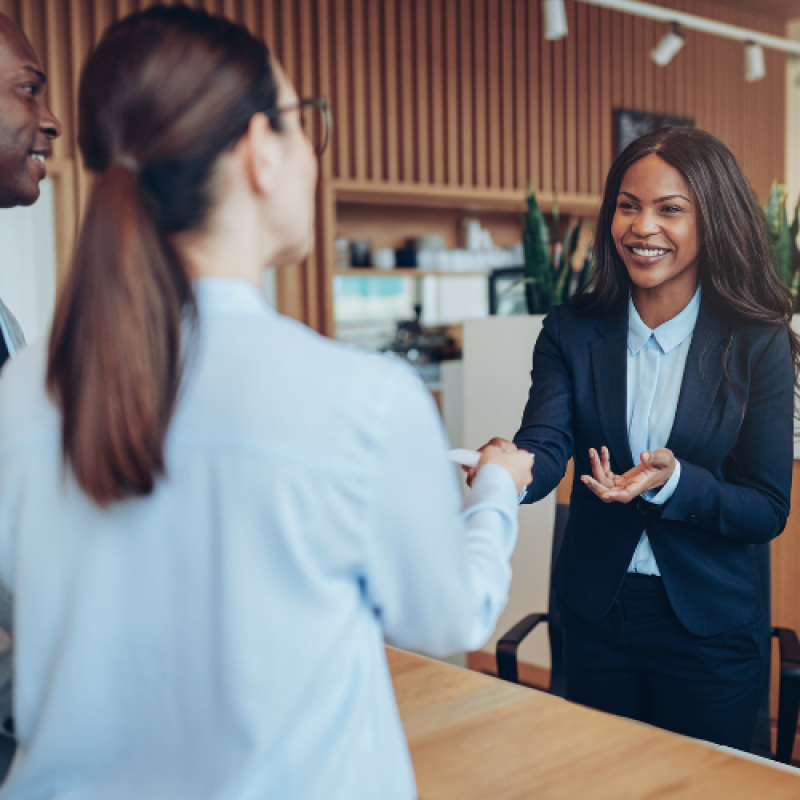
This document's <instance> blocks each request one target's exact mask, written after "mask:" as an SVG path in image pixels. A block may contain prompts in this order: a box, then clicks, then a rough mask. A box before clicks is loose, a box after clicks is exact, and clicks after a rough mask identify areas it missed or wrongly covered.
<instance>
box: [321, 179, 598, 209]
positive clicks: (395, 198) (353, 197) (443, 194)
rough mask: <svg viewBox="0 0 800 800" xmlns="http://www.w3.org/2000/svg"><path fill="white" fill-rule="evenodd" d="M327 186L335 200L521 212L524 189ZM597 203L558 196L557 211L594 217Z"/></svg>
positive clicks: (547, 200)
mask: <svg viewBox="0 0 800 800" xmlns="http://www.w3.org/2000/svg"><path fill="white" fill-rule="evenodd" d="M331 185H332V187H333V192H334V197H335V199H336V202H337V203H366V204H370V205H372V204H378V205H384V206H409V207H421V208H447V209H456V210H461V211H471V212H478V211H502V212H522V211H524V210H525V192H524V191H521V190H504V189H475V188H471V187H470V188H463V187H458V186H430V185H422V184H414V183H379V182H375V181H351V180H342V179H334V180H332V181H331ZM536 199H537V201H538V203H539V207H540V208H541V209H542V211H545V212H548V211H550V210H552V207H553V202H554V200H555V195H554V194H553V193H552V192H538V193H537V195H536ZM601 202H602V197H601V196H600V195H588V194H587V195H582V194H559V195H558V206H559V211H560V212H561V214H580V215H584V216H595V215H596V214H597V213H598V211H599V210H600V203H601Z"/></svg>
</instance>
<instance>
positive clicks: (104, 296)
mask: <svg viewBox="0 0 800 800" xmlns="http://www.w3.org/2000/svg"><path fill="white" fill-rule="evenodd" d="M277 93H278V89H277V82H276V78H275V75H274V72H273V70H272V67H271V65H270V59H269V54H268V52H267V49H266V47H265V46H264V45H263V44H262V43H261V42H259V41H257V40H256V39H254V38H253V37H252V36H251V35H250V34H249V33H248V32H247V31H246V30H245V29H244V28H241V27H239V26H237V25H234V24H233V23H230V22H228V21H227V20H224V19H222V18H219V17H212V16H209V15H207V14H205V13H204V12H200V11H194V10H192V9H188V8H185V7H173V8H161V7H159V8H153V9H150V10H148V11H145V12H143V13H140V14H135V15H133V16H131V17H128V18H127V19H125V20H122V21H121V22H119V23H117V24H116V25H114V26H112V27H111V28H110V29H109V30H108V31H107V33H106V34H105V36H104V37H103V40H102V41H101V43H100V45H99V46H98V49H97V50H96V51H95V53H93V54H92V56H91V57H90V58H89V60H88V62H87V64H86V67H85V69H84V73H83V76H82V79H81V87H80V95H79V116H80V121H79V128H80V130H79V142H80V147H81V152H82V154H83V157H84V161H85V162H86V165H87V167H88V168H89V169H90V170H92V171H93V172H95V173H97V177H96V179H95V182H94V185H93V188H92V193H91V197H90V200H89V205H88V209H87V213H86V217H85V220H84V222H83V225H82V227H81V231H80V234H79V237H78V243H77V247H76V250H75V254H74V256H73V261H72V266H71V269H70V272H69V275H68V277H67V280H66V282H65V285H64V287H63V290H62V292H61V294H60V296H59V299H58V303H57V305H56V311H55V316H54V320H53V329H52V333H51V336H50V346H49V360H48V370H47V387H48V390H49V391H50V393H51V395H52V397H53V398H54V399H55V401H56V402H57V403H58V405H59V406H60V409H61V412H62V446H63V453H64V458H65V460H66V462H67V463H68V464H69V465H70V467H71V468H72V471H73V472H74V474H75V477H76V479H77V481H78V483H79V484H80V486H81V487H82V488H83V490H84V491H85V492H86V493H87V494H88V495H89V496H90V497H91V498H92V499H93V500H94V501H95V502H96V503H98V504H100V505H105V504H108V503H110V502H112V501H115V500H121V499H123V498H126V497H129V496H132V495H147V494H149V493H150V492H151V491H152V490H153V487H154V485H155V482H156V480H157V479H158V478H159V476H161V475H163V473H164V470H165V463H164V441H165V437H166V433H167V429H168V427H169V423H170V420H171V418H172V414H173V411H174V408H175V403H176V400H177V397H178V391H179V387H180V382H181V374H182V357H181V351H182V347H183V349H185V346H184V345H182V325H183V324H184V320H188V322H189V324H190V323H191V320H192V319H193V318H194V315H195V303H194V296H193V292H192V285H191V279H190V276H189V275H188V274H187V272H186V270H185V268H184V266H183V265H182V264H181V262H180V259H179V258H178V257H177V255H176V253H175V252H174V250H173V249H172V247H171V245H170V236H171V235H172V234H174V233H178V232H180V231H186V230H193V229H198V228H201V227H202V225H203V224H204V223H205V220H206V218H207V216H208V212H209V210H210V208H211V207H212V206H213V201H214V198H213V191H212V188H211V185H212V183H213V180H212V178H213V170H214V166H215V164H216V162H217V159H218V158H219V156H220V154H221V153H222V152H224V151H225V150H226V149H230V148H231V147H233V146H234V145H235V144H236V142H237V141H238V139H239V138H240V137H241V136H242V134H243V133H244V132H245V131H246V130H247V126H248V124H249V121H250V118H251V117H252V116H253V114H255V113H258V112H259V111H266V110H270V109H274V108H275V105H276V101H277Z"/></svg>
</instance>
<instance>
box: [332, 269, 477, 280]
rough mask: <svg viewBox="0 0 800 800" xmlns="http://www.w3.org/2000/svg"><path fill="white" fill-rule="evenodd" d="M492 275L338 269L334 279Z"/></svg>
mask: <svg viewBox="0 0 800 800" xmlns="http://www.w3.org/2000/svg"><path fill="white" fill-rule="evenodd" d="M490 274H491V271H489V270H470V271H466V270H465V271H463V272H458V271H456V270H447V271H439V270H432V269H416V268H414V267H410V268H408V269H404V268H402V267H401V268H400V269H374V268H371V267H370V268H367V267H363V268H355V269H337V270H336V271H335V272H334V273H333V275H334V277H342V278H411V279H412V280H420V279H421V278H429V277H430V278H476V277H480V278H488V277H489V275H490Z"/></svg>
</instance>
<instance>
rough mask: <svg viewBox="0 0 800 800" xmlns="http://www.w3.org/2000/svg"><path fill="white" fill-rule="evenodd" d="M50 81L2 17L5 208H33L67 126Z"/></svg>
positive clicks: (0, 120) (0, 161)
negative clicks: (52, 102)
mask: <svg viewBox="0 0 800 800" xmlns="http://www.w3.org/2000/svg"><path fill="white" fill-rule="evenodd" d="M45 80H46V79H45V76H44V73H43V72H42V68H41V66H40V64H39V59H38V58H37V57H36V53H34V52H33V48H32V47H31V44H30V42H29V41H28V40H27V39H26V38H25V36H24V34H23V33H22V31H20V30H19V28H17V27H16V25H14V24H13V23H12V22H11V21H10V20H9V19H8V18H7V17H5V16H3V15H2V14H0V208H11V207H12V206H29V205H31V204H32V203H35V202H36V200H37V199H38V197H39V182H40V181H41V180H42V179H43V178H44V176H45V175H46V174H47V170H46V169H45V166H44V159H45V158H48V157H49V156H50V154H51V152H52V147H51V142H52V140H53V139H55V138H56V137H58V136H60V135H61V124H60V123H59V121H58V120H57V119H56V118H55V117H54V116H53V115H52V114H51V113H50V110H49V109H48V108H47V106H46V105H45V102H44V86H45Z"/></svg>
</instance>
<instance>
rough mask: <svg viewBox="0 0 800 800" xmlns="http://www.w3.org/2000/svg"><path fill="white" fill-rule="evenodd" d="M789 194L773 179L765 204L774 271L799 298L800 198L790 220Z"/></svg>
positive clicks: (793, 294)
mask: <svg viewBox="0 0 800 800" xmlns="http://www.w3.org/2000/svg"><path fill="white" fill-rule="evenodd" d="M787 201H788V198H787V196H786V187H785V186H780V185H778V184H777V183H775V182H774V181H773V183H772V188H771V189H770V193H769V199H768V200H767V205H766V207H765V208H764V219H765V221H766V224H767V237H768V238H769V243H770V247H771V249H772V259H773V264H774V265H775V272H776V273H777V275H778V277H779V278H780V280H781V281H782V282H783V284H784V285H785V286H788V287H789V289H790V290H791V292H792V296H793V297H794V298H795V303H796V302H797V292H798V288H799V287H800V247H798V244H797V235H798V233H800V198H798V200H797V204H796V205H795V207H794V215H793V218H792V222H791V224H790V223H789V216H788V209H787Z"/></svg>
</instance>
